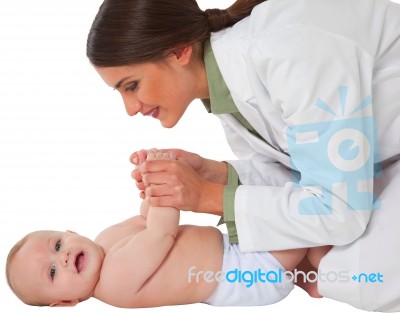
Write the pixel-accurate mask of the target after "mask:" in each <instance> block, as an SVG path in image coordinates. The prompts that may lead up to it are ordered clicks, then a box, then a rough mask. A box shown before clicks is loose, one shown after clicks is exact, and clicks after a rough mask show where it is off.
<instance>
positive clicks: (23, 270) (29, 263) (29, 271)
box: [6, 231, 104, 306]
mask: <svg viewBox="0 0 400 313" xmlns="http://www.w3.org/2000/svg"><path fill="white" fill-rule="evenodd" d="M103 260H104V251H103V248H102V247H101V246H99V245H97V244H96V243H95V242H93V241H92V240H90V239H88V238H86V237H82V236H80V235H78V234H76V233H73V232H70V231H68V232H57V231H37V232H33V233H30V234H28V235H27V236H25V237H24V238H23V239H22V240H21V241H19V242H18V243H17V244H16V245H15V246H14V247H13V248H12V249H11V251H10V254H9V256H8V259H7V267H6V274H7V279H8V283H9V285H10V287H11V289H12V290H13V291H14V293H15V294H16V295H17V296H18V298H20V299H21V300H22V301H23V302H24V303H26V304H30V305H38V306H47V305H50V306H71V305H75V304H77V303H78V302H80V301H84V300H86V299H88V298H90V297H91V296H92V295H93V291H94V289H95V287H96V285H97V282H98V280H99V278H100V272H101V267H102V264H103Z"/></svg>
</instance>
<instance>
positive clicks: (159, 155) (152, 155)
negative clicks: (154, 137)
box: [146, 150, 177, 161]
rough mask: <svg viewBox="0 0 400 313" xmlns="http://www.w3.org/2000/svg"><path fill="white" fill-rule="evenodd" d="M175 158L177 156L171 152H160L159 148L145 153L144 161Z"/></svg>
mask: <svg viewBox="0 0 400 313" xmlns="http://www.w3.org/2000/svg"><path fill="white" fill-rule="evenodd" d="M156 159H158V160H176V159H177V157H176V155H175V154H174V153H172V152H162V151H160V150H156V151H151V152H149V153H148V154H147V158H146V161H148V160H156Z"/></svg>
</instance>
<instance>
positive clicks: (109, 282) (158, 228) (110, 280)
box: [100, 207, 179, 307]
mask: <svg viewBox="0 0 400 313" xmlns="http://www.w3.org/2000/svg"><path fill="white" fill-rule="evenodd" d="M178 226H179V211H178V210H177V209H175V208H167V207H150V208H149V211H148V215H147V221H146V228H145V229H144V230H142V231H139V232H138V233H136V234H135V235H133V236H131V237H128V238H126V240H123V241H122V242H120V243H119V244H118V246H117V247H115V249H112V250H110V252H109V253H108V254H107V257H106V261H105V263H104V265H103V271H102V276H101V285H102V287H101V288H102V289H103V290H101V291H100V292H101V294H102V297H101V300H102V301H104V302H106V303H109V304H110V305H114V306H118V307H135V306H137V303H138V299H140V291H141V289H142V287H143V286H144V285H145V284H146V282H147V281H148V280H149V278H151V276H152V275H153V274H154V273H155V272H156V271H157V269H158V268H159V267H160V265H161V264H162V263H163V261H164V259H165V257H166V256H167V255H168V252H169V251H170V249H171V248H172V246H173V244H174V240H175V236H176V234H177V232H178Z"/></svg>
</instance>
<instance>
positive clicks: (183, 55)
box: [172, 45, 193, 65]
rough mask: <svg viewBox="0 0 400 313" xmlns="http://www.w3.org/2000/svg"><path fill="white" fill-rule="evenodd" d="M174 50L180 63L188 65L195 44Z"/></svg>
mask: <svg viewBox="0 0 400 313" xmlns="http://www.w3.org/2000/svg"><path fill="white" fill-rule="evenodd" d="M172 52H173V54H174V55H175V57H176V60H177V61H178V63H179V64H181V65H187V64H189V61H190V58H191V56H192V53H193V46H192V45H187V46H180V47H177V48H176V49H174V50H173V51H172Z"/></svg>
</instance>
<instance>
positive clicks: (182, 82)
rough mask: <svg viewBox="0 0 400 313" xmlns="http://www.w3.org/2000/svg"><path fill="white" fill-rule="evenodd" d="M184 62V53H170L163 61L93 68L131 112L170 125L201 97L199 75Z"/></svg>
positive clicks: (167, 126) (129, 112)
mask: <svg viewBox="0 0 400 313" xmlns="http://www.w3.org/2000/svg"><path fill="white" fill-rule="evenodd" d="M187 64H188V62H184V61H183V56H181V55H180V56H179V57H178V56H177V55H175V54H173V55H171V56H169V57H167V58H166V59H165V60H164V61H162V62H157V63H142V64H133V65H127V66H118V67H96V71H97V72H98V73H99V75H100V76H101V78H102V79H103V80H104V81H105V83H106V84H107V85H109V86H111V87H113V88H114V89H116V90H118V92H119V93H120V94H121V96H122V99H123V101H124V104H125V109H126V112H127V113H128V114H129V115H130V116H133V115H136V114H137V113H141V114H143V115H144V116H151V117H153V118H156V119H159V120H160V122H161V125H162V126H163V127H166V128H171V127H174V126H175V125H176V124H177V123H178V121H179V120H180V118H181V117H182V115H183V113H184V112H185V110H186V109H187V107H188V105H189V104H190V102H191V101H193V100H194V99H195V98H197V97H201V93H202V92H200V91H199V90H198V89H199V78H198V76H197V75H194V71H193V70H190V67H189V66H186V65H187ZM203 83H204V82H203ZM207 92H208V90H207Z"/></svg>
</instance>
